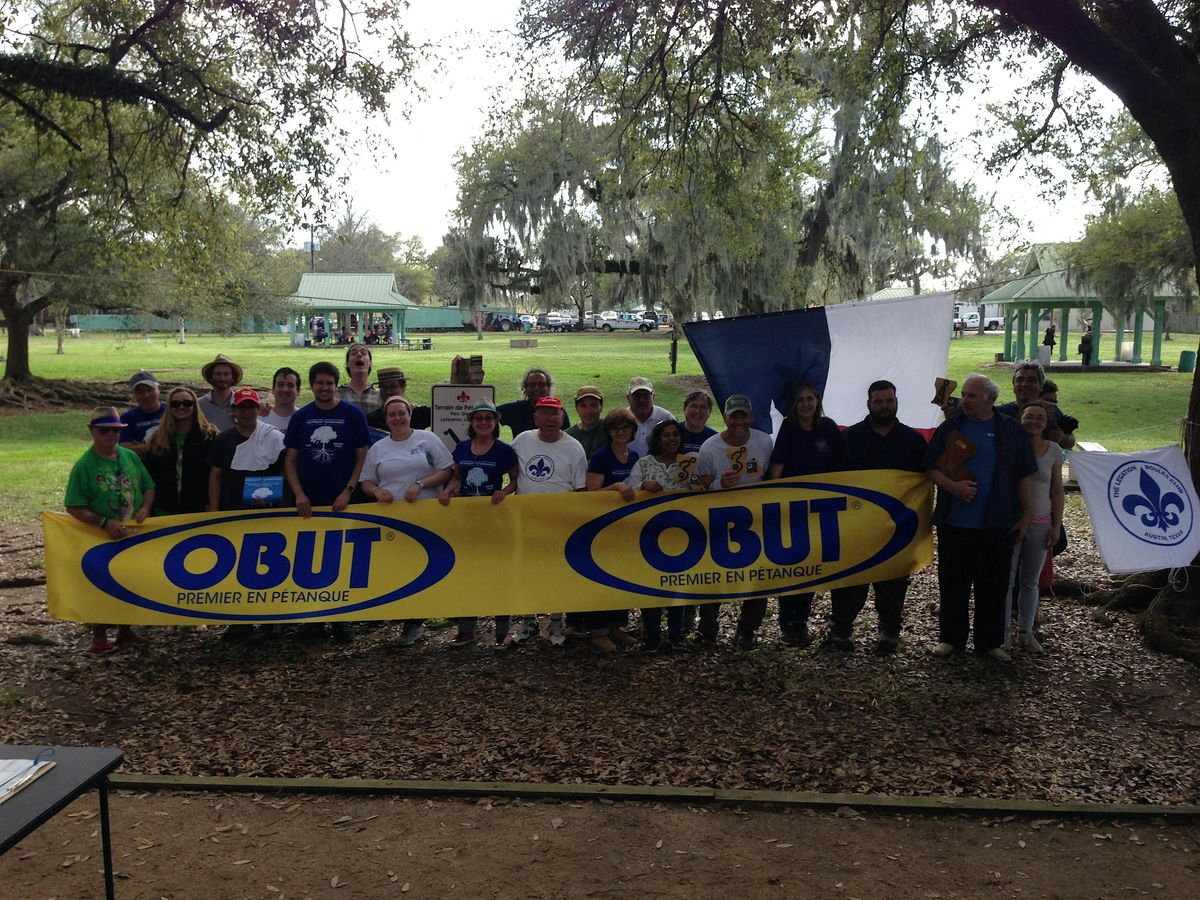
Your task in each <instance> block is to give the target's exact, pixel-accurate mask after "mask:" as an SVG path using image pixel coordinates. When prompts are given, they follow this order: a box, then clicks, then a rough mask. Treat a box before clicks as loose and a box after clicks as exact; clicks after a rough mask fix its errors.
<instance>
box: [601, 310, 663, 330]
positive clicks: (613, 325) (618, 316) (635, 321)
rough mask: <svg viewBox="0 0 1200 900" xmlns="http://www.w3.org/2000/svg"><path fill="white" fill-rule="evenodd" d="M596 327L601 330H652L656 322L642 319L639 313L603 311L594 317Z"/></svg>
mask: <svg viewBox="0 0 1200 900" xmlns="http://www.w3.org/2000/svg"><path fill="white" fill-rule="evenodd" d="M596 327H597V328H599V329H600V330H601V331H653V330H654V329H656V328H658V323H657V322H652V321H649V320H647V319H643V318H642V317H641V315H640V314H639V313H613V312H603V313H600V315H598V316H597V317H596Z"/></svg>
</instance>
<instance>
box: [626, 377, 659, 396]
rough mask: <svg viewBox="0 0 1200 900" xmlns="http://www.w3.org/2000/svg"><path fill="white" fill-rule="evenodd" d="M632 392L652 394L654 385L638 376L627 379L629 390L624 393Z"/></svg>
mask: <svg viewBox="0 0 1200 900" xmlns="http://www.w3.org/2000/svg"><path fill="white" fill-rule="evenodd" d="M634 391H649V392H650V393H652V394H653V393H654V385H653V384H651V383H650V379H649V378H643V377H642V376H640V375H639V376H637V377H636V378H630V379H629V390H627V391H626V392H625V393H627V394H632V393H633V392H634Z"/></svg>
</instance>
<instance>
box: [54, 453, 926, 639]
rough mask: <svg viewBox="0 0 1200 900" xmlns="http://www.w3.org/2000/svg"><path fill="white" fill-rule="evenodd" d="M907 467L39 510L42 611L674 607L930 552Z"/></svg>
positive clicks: (448, 612) (917, 489)
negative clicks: (320, 502) (271, 503)
mask: <svg viewBox="0 0 1200 900" xmlns="http://www.w3.org/2000/svg"><path fill="white" fill-rule="evenodd" d="M930 507H931V490H930V487H929V483H928V481H927V480H926V479H925V478H924V477H923V476H921V475H916V474H912V473H907V472H897V471H891V470H886V471H874V472H843V473H838V474H831V475H815V476H806V477H803V478H789V479H784V480H781V481H772V482H766V483H762V484H757V485H750V486H747V487H744V488H738V489H736V490H730V491H718V492H712V493H673V494H646V493H639V494H638V496H637V498H636V499H635V500H634V501H633V502H630V503H625V502H624V501H622V500H621V498H620V496H619V495H618V494H617V493H616V492H614V491H602V492H593V493H584V494H543V495H530V496H520V495H517V496H513V497H510V498H509V499H507V500H505V501H504V502H503V503H501V504H499V505H493V504H492V503H491V501H490V499H488V498H480V499H477V498H462V499H456V500H454V501H452V502H451V503H450V504H449V505H448V506H442V505H440V504H439V503H437V502H436V501H430V500H426V501H421V502H418V503H403V502H400V503H391V504H386V505H385V504H367V505H361V506H351V507H349V508H348V509H347V510H346V511H345V512H341V513H334V512H331V511H328V510H323V511H316V512H314V514H313V517H312V518H310V519H302V518H300V517H299V516H298V515H297V514H296V513H295V512H294V511H291V510H271V511H263V512H249V511H248V512H234V513H212V514H204V515H190V516H164V517H162V518H155V519H147V520H146V522H145V523H144V524H143V525H141V526H133V525H131V526H130V530H131V531H132V532H133V533H132V534H131V536H129V537H126V538H124V539H122V540H119V541H113V540H108V539H107V538H106V537H105V536H104V535H103V534H102V533H101V532H100V531H99V530H98V529H97V528H95V527H94V526H87V525H83V524H81V523H79V522H77V521H76V520H74V519H72V518H71V517H70V516H68V515H66V514H64V513H43V514H42V521H43V524H44V526H45V530H46V588H47V595H48V599H49V608H50V613H51V614H52V615H54V616H57V617H58V618H60V619H68V620H71V621H76V622H106V623H110V624H125V623H128V624H135V625H136V624H144V625H153V624H168V623H170V624H181V623H184V624H186V623H189V622H190V623H197V622H242V623H258V622H297V621H301V622H302V621H320V620H330V619H347V620H348V619H410V618H442V617H453V616H471V615H494V614H497V613H536V612H572V611H585V610H602V609H625V608H632V607H645V606H671V605H677V604H681V603H697V602H704V601H712V600H743V599H746V598H748V597H761V596H766V595H772V596H775V595H779V594H788V593H796V592H800V591H810V590H820V589H822V588H829V587H836V586H838V585H848V584H862V583H865V582H868V581H878V580H881V579H887V578H898V577H901V576H903V575H907V574H909V573H910V572H914V571H916V570H918V569H920V568H922V567H924V566H925V565H927V564H928V563H929V561H930V559H932V556H933V542H932V538H931V535H930V527H929V516H930Z"/></svg>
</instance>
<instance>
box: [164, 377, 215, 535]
mask: <svg viewBox="0 0 1200 900" xmlns="http://www.w3.org/2000/svg"><path fill="white" fill-rule="evenodd" d="M217 434H218V431H217V426H216V425H213V424H212V423H211V422H209V421H208V419H206V418H205V417H204V412H203V411H202V410H201V409H200V405H199V402H198V401H197V399H196V394H195V392H193V391H192V389H191V388H190V387H177V388H175V389H174V390H172V391H171V393H170V394H168V395H167V411H166V415H164V416H163V418H162V421H161V422H160V423H159V424H158V427H157V428H155V429H154V430H153V431H152V432H150V434H149V436H148V438H147V441H146V444H147V448H148V449H147V451H146V468H147V469H148V470H149V472H150V477H152V478H153V479H154V487H155V494H154V514H155V515H157V516H174V515H181V514H183V513H198V512H205V511H206V510H208V454H209V451H210V450H211V449H212V442H213V439H214V438H216V436H217Z"/></svg>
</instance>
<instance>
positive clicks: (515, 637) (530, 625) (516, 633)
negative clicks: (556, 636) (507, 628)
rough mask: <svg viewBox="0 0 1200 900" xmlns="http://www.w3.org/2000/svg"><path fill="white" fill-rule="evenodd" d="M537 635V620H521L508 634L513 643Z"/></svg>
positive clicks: (521, 642)
mask: <svg viewBox="0 0 1200 900" xmlns="http://www.w3.org/2000/svg"><path fill="white" fill-rule="evenodd" d="M537 635H538V627H537V622H536V621H535V622H521V623H520V624H519V625H517V627H516V629H515V630H513V631H512V632H511V634H510V636H511V637H512V642H513V643H514V644H523V643H525V641H528V640H530V639H531V638H536V637H537Z"/></svg>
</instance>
